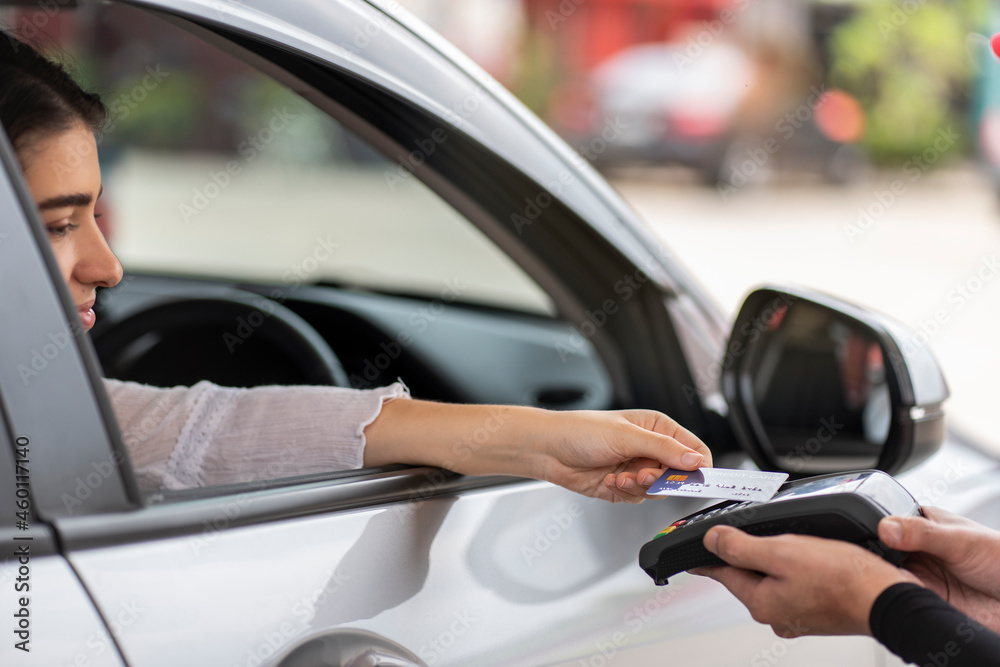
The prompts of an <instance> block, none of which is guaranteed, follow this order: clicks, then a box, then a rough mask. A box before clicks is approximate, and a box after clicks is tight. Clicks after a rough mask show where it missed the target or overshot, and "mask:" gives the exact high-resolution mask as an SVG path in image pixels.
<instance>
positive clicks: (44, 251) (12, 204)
mask: <svg viewBox="0 0 1000 667" xmlns="http://www.w3.org/2000/svg"><path fill="white" fill-rule="evenodd" d="M0 164H2V168H0V173H2V176H3V177H2V178H0V210H3V211H5V213H6V214H5V215H3V216H2V220H0V241H2V243H3V244H4V245H5V246H7V248H14V249H15V252H13V253H10V254H6V253H4V254H6V256H5V257H3V261H2V262H0V319H3V320H4V321H5V322H7V323H8V324H7V325H5V330H4V336H2V337H0V358H3V359H5V360H10V363H5V364H3V365H0V399H2V402H3V408H4V414H5V418H6V419H5V422H6V424H7V428H8V429H9V431H10V433H11V434H12V436H13V437H12V439H11V442H12V443H17V441H18V438H21V437H27V438H29V440H31V439H32V438H35V442H34V446H33V448H32V458H33V460H32V489H31V496H32V505H33V506H34V510H35V512H36V513H37V516H39V517H41V518H42V519H45V520H54V519H56V518H58V517H62V516H70V515H72V514H73V513H74V512H76V511H79V510H80V508H82V507H84V506H85V507H86V510H84V511H88V512H104V511H120V510H124V509H128V508H131V507H135V506H137V505H138V504H139V502H140V494H139V490H138V486H137V485H136V483H135V476H134V475H133V474H132V469H131V464H130V462H129V459H128V456H127V455H126V454H125V446H124V442H123V441H122V438H121V433H120V432H119V430H118V424H117V421H116V420H115V419H114V417H113V413H112V411H111V404H110V401H109V400H108V398H107V395H106V394H105V392H104V389H103V387H102V386H100V372H99V365H98V362H97V358H96V355H95V354H94V351H93V347H92V346H91V345H90V340H89V339H88V338H87V336H86V332H85V331H84V330H83V327H82V326H80V324H79V316H78V314H77V312H76V308H75V305H74V303H73V300H72V298H71V297H70V294H69V289H68V287H67V286H66V284H65V282H64V281H63V279H62V276H61V273H60V271H59V268H58V265H57V264H56V260H55V257H54V255H53V254H52V250H51V248H50V247H49V242H48V238H47V232H46V231H45V228H44V226H43V225H42V222H41V219H40V217H39V215H38V211H37V210H36V208H35V205H34V202H33V200H32V198H31V195H30V193H29V192H28V188H27V186H26V185H25V183H24V182H23V177H22V175H21V172H20V165H19V163H18V161H17V157H16V155H15V153H14V149H13V147H12V146H11V144H10V141H9V139H8V137H7V135H6V133H5V132H0ZM18 306H20V308H18ZM25 309H27V312H25ZM52 336H55V337H56V338H55V339H54V338H52ZM63 336H65V338H64V337H63ZM57 343H61V345H60V346H57ZM49 345H51V346H52V347H51V349H52V350H53V353H52V355H51V357H50V355H49V354H48V350H49V348H48V347H47V346H49ZM36 351H38V352H39V353H38V355H37V356H38V358H39V359H40V360H41V362H44V363H38V364H34V363H33V361H34V357H35V356H36V355H35V354H34V352H36ZM42 353H44V356H43V354H42ZM15 360H17V363H14V362H15ZM37 366H41V368H37ZM29 379H30V381H29ZM31 384H34V388H33V389H34V390H33V391H28V390H27V389H28V387H29V386H30V385H31ZM39 431H40V432H41V435H40V436H39V435H37V434H38V433H39ZM63 443H72V445H71V446H69V447H66V446H65V445H63ZM104 462H107V463H108V464H109V465H110V466H111V468H110V470H109V472H108V473H107V474H106V475H104V474H99V475H98V477H99V479H97V478H95V480H93V481H94V483H93V484H88V483H87V480H86V475H87V474H88V473H89V472H90V470H89V466H88V464H89V463H94V464H97V465H101V464H102V463H104ZM104 470H107V468H104V467H103V466H102V472H103V471H104ZM79 471H86V472H83V473H80V472H79ZM81 474H82V475H83V478H81V477H80V475H81ZM81 483H82V484H83V487H79V485H80V484H81ZM78 487H79V488H78ZM80 488H82V489H83V490H80ZM67 499H68V500H67Z"/></svg>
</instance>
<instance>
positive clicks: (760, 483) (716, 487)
mask: <svg viewBox="0 0 1000 667" xmlns="http://www.w3.org/2000/svg"><path fill="white" fill-rule="evenodd" d="M786 479H788V473H784V472H762V471H760V470H735V469H732V468H699V469H698V470H674V469H672V468H669V469H667V471H666V472H665V473H663V474H662V475H660V478H659V479H658V480H656V481H655V482H653V485H652V486H650V487H649V491H647V492H646V493H648V494H649V495H651V496H699V497H702V498H728V499H731V500H756V501H766V500H770V499H771V498H772V497H773V496H774V494H775V493H777V492H778V488H779V487H780V486H781V485H782V484H783V483H784V482H785V480H786Z"/></svg>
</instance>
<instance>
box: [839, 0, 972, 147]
mask: <svg viewBox="0 0 1000 667" xmlns="http://www.w3.org/2000/svg"><path fill="white" fill-rule="evenodd" d="M989 1H990V0H896V1H890V0H871V1H870V2H866V3H859V5H858V7H857V10H856V12H855V14H854V15H853V16H852V17H851V18H850V19H849V20H847V21H845V22H844V23H842V24H841V25H840V26H839V27H838V28H837V30H836V31H835V32H834V34H833V35H832V37H831V43H830V52H831V56H832V59H831V62H832V65H831V72H830V84H831V85H833V86H836V87H839V88H843V89H844V90H846V91H848V92H850V93H851V94H853V95H855V96H856V97H857V98H858V99H859V100H860V102H861V104H862V106H863V107H864V110H865V114H866V116H867V128H866V132H865V137H864V139H863V143H864V145H865V147H866V148H867V149H868V152H869V154H870V155H871V156H872V158H873V159H874V160H875V161H877V162H880V163H883V164H884V163H897V162H902V161H905V160H908V159H910V158H911V157H912V156H914V155H915V154H918V153H921V152H923V151H924V150H925V149H926V148H927V147H928V146H930V145H932V144H933V143H934V139H935V138H936V137H937V135H938V131H939V130H943V129H947V128H948V127H949V126H951V127H953V129H954V131H955V132H957V133H958V134H959V135H961V137H962V144H963V147H968V146H969V145H971V143H972V138H973V137H972V132H971V130H970V129H969V127H968V120H967V119H968V114H967V110H966V107H967V104H968V98H969V95H970V91H969V89H970V86H971V84H972V81H973V77H974V72H975V63H974V61H973V57H972V55H971V53H972V52H973V51H972V50H970V49H969V44H970V35H974V34H975V33H976V32H977V31H979V30H981V29H982V26H984V25H985V22H986V16H987V13H988V10H989ZM960 152H961V151H954V152H953V153H954V156H957V155H958V154H959V153H960Z"/></svg>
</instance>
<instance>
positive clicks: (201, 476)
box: [104, 380, 410, 490]
mask: <svg viewBox="0 0 1000 667" xmlns="http://www.w3.org/2000/svg"><path fill="white" fill-rule="evenodd" d="M104 386H105V389H106V390H107V392H108V396H109V398H110V399H111V405H112V407H113V409H114V412H115V416H116V417H117V419H118V423H119V426H120V428H121V431H122V435H123V437H124V440H125V446H126V449H127V450H128V452H129V455H130V457H131V459H132V466H133V467H134V468H135V470H136V474H137V476H138V478H139V484H140V486H141V487H142V488H143V489H144V490H155V489H183V488H190V487H196V486H214V485H218V484H232V483H237V482H248V481H254V480H260V479H275V478H279V477H290V476H293V475H302V474H307V473H315V472H324V471H332V470H345V469H351V468H360V467H362V466H363V462H364V447H365V435H364V429H365V427H366V426H368V424H370V423H372V422H373V421H374V420H375V418H376V417H378V415H379V413H380V412H381V410H382V406H383V405H384V404H385V403H386V402H387V401H390V400H393V399H396V398H409V396H410V393H409V390H408V389H407V388H406V386H405V385H404V384H403V383H402V382H395V383H393V384H391V385H389V386H388V387H380V388H377V389H365V390H361V389H347V388H341V387H314V386H301V387H299V386H296V387H278V386H268V387H254V388H252V389H238V388H231V387H220V386H218V385H215V384H212V383H211V382H199V383H198V384H196V385H194V386H193V387H172V388H168V389H164V388H160V387H151V386H148V385H142V384H136V383H134V382H121V381H118V380H104Z"/></svg>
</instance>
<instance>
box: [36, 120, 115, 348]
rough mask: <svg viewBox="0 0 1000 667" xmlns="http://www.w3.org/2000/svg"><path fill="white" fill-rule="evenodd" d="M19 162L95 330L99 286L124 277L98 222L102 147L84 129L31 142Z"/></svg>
mask: <svg viewBox="0 0 1000 667" xmlns="http://www.w3.org/2000/svg"><path fill="white" fill-rule="evenodd" d="M18 157H19V159H20V162H21V166H22V168H23V169H24V176H25V179H26V180H27V183H28V189H29V190H31V195H32V197H33V198H34V200H35V204H36V205H37V206H38V210H39V212H40V213H41V216H42V222H43V223H44V224H45V228H46V229H47V230H48V234H49V240H50V241H51V243H52V252H53V253H54V254H55V257H56V262H58V264H59V270H60V271H61V272H62V275H63V279H65V280H66V284H67V285H68V286H69V293H70V295H71V296H72V297H73V302H74V303H75V304H76V307H77V310H78V312H79V313H80V321H81V322H82V323H83V327H84V328H85V329H90V328H91V327H92V326H94V322H95V316H94V311H93V306H94V300H95V298H96V296H97V293H96V289H97V287H111V286H112V285H116V284H117V283H118V281H119V280H121V278H122V266H121V264H120V263H119V262H118V258H117V257H115V255H114V253H112V252H111V248H109V247H108V243H107V241H105V239H104V235H103V234H102V233H101V231H100V230H99V229H98V228H97V220H96V218H95V217H94V205H95V204H96V203H97V198H98V197H100V196H101V168H100V166H99V165H98V163H97V142H96V141H95V140H94V135H93V133H92V132H91V131H90V129H89V128H87V127H85V126H84V125H83V124H80V125H79V126H77V127H75V128H73V129H72V130H67V131H65V132H62V133H61V134H56V135H52V136H50V137H46V138H44V139H39V140H36V141H30V142H28V146H27V147H26V148H24V149H23V150H22V151H21V152H20V154H19V155H18Z"/></svg>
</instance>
